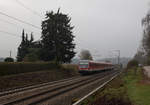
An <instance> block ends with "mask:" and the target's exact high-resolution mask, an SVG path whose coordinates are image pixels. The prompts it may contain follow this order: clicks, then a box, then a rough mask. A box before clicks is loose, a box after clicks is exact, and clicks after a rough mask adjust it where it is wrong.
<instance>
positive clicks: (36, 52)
mask: <svg viewBox="0 0 150 105" xmlns="http://www.w3.org/2000/svg"><path fill="white" fill-rule="evenodd" d="M39 56H40V49H38V48H29V53H28V54H26V56H25V57H24V59H23V61H24V62H36V61H39V60H40V58H39Z"/></svg>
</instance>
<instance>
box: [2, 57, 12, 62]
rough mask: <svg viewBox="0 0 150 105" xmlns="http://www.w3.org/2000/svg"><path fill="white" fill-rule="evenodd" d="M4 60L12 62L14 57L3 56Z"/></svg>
mask: <svg viewBox="0 0 150 105" xmlns="http://www.w3.org/2000/svg"><path fill="white" fill-rule="evenodd" d="M4 61H5V62H14V59H13V58H11V57H7V58H5V60H4Z"/></svg>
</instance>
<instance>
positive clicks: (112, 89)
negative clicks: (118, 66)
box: [82, 60, 150, 105]
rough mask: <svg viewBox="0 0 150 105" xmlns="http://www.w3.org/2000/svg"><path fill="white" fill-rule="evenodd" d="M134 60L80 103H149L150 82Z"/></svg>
mask: <svg viewBox="0 0 150 105" xmlns="http://www.w3.org/2000/svg"><path fill="white" fill-rule="evenodd" d="M137 65H138V62H137V61H136V60H131V61H130V62H129V63H128V67H127V69H125V70H124V71H123V72H122V74H120V76H118V77H117V78H115V79H114V80H113V81H111V82H110V83H109V84H107V85H106V86H105V87H104V88H103V89H100V90H99V91H98V92H96V93H95V94H93V95H92V96H90V97H89V98H88V99H86V100H85V101H84V102H83V103H82V105H150V101H149V100H150V82H147V81H148V80H147V78H146V77H145V75H144V73H143V70H142V68H141V67H138V66H137Z"/></svg>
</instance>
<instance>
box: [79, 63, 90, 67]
mask: <svg viewBox="0 0 150 105" xmlns="http://www.w3.org/2000/svg"><path fill="white" fill-rule="evenodd" d="M88 66H89V65H88V63H80V64H79V67H80V68H88Z"/></svg>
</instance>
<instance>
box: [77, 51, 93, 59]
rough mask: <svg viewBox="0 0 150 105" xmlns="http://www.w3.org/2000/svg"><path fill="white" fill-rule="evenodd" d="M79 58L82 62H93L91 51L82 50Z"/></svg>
mask: <svg viewBox="0 0 150 105" xmlns="http://www.w3.org/2000/svg"><path fill="white" fill-rule="evenodd" d="M79 57H80V59H81V60H93V57H92V55H91V53H90V51H89V50H82V51H81V53H80V55H79Z"/></svg>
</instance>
